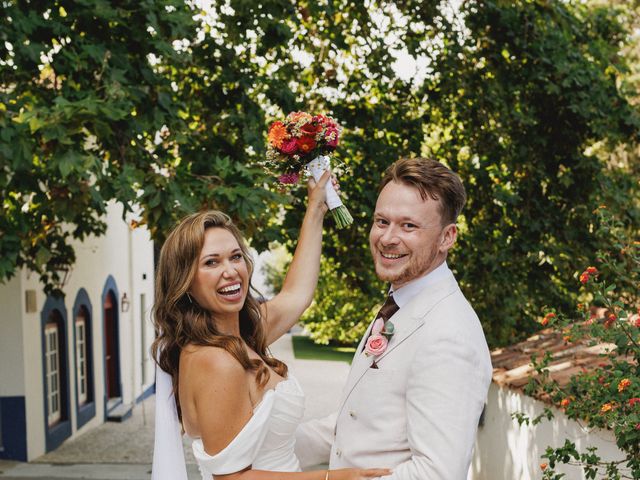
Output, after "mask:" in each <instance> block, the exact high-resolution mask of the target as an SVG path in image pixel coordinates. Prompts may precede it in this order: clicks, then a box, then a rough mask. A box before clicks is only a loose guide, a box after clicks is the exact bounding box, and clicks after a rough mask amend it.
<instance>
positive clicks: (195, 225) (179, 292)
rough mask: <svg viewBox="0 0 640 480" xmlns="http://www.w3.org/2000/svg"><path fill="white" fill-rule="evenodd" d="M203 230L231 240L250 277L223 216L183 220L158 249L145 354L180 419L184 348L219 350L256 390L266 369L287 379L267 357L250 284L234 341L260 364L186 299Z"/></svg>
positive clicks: (279, 365) (198, 215)
mask: <svg viewBox="0 0 640 480" xmlns="http://www.w3.org/2000/svg"><path fill="white" fill-rule="evenodd" d="M209 228H224V229H225V230H227V231H229V232H230V233H231V234H232V235H233V236H234V237H235V239H236V240H237V241H238V245H239V246H240V250H241V251H242V256H243V257H244V261H245V262H246V264H247V270H248V272H249V279H251V275H252V274H253V260H252V258H251V255H250V253H249V249H248V248H247V245H246V243H245V241H244V238H243V237H242V234H241V233H240V231H239V230H238V228H237V227H236V226H235V225H234V224H233V222H232V221H231V219H230V218H229V216H227V215H226V214H224V213H222V212H219V211H216V210H211V211H207V212H201V213H194V214H192V215H189V216H187V217H185V218H184V219H183V220H182V221H181V222H180V223H179V224H178V225H177V226H176V227H175V228H174V229H173V231H172V232H171V233H170V234H169V236H168V237H167V240H166V241H165V243H164V245H163V246H162V250H161V251H160V261H159V262H158V267H157V270H156V283H155V305H154V307H153V321H154V325H155V328H156V332H157V336H156V339H155V340H154V342H153V345H152V347H151V349H152V353H153V358H154V359H155V361H156V363H157V364H158V365H159V366H160V368H162V369H163V370H164V371H165V372H167V373H168V374H170V375H171V378H172V381H173V393H174V395H175V400H176V406H177V409H178V418H180V419H182V411H181V408H180V397H179V393H178V382H179V377H178V373H179V367H180V352H181V350H182V349H183V348H184V347H186V346H187V345H200V346H211V347H218V348H224V349H225V350H226V351H227V352H229V353H230V354H231V355H233V357H234V358H235V359H236V360H238V362H240V364H241V365H242V366H243V367H244V369H245V370H250V371H254V372H255V376H256V383H257V384H258V385H259V386H260V387H262V386H264V385H265V384H266V382H267V381H268V379H269V371H268V369H267V367H266V365H268V366H269V367H271V368H273V370H274V371H275V372H276V373H277V374H278V375H280V376H283V377H284V376H286V375H287V366H286V365H285V364H284V363H283V362H281V361H280V360H277V359H275V358H273V357H271V356H270V355H269V354H268V352H267V344H266V337H265V332H264V325H263V321H262V315H261V311H260V305H259V303H258V301H257V300H256V298H255V297H254V296H253V295H252V294H251V290H252V289H253V287H251V281H249V285H250V288H249V290H248V292H247V298H246V299H245V302H244V305H243V306H242V309H241V310H240V313H239V317H240V318H239V320H240V336H241V337H242V340H244V342H245V343H246V344H247V345H248V346H249V347H250V348H251V349H252V350H254V351H255V352H256V353H257V354H258V355H259V356H260V358H261V359H262V361H260V360H258V359H250V358H249V356H248V355H247V352H246V350H245V348H244V346H243V343H242V340H241V339H240V338H238V337H236V336H233V335H225V334H222V333H220V331H219V330H218V329H217V328H216V322H215V317H216V312H212V311H208V310H205V309H204V308H202V307H201V306H200V305H198V303H197V302H196V301H195V300H194V299H193V298H192V297H191V298H190V297H189V295H188V294H187V292H188V291H189V289H190V287H191V284H192V283H193V280H194V278H195V275H196V272H197V270H198V259H199V257H200V253H201V251H202V246H203V245H204V234H205V231H206V230H207V229H209ZM263 362H264V363H263ZM265 364H266V365H265Z"/></svg>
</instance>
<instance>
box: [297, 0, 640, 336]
mask: <svg viewBox="0 0 640 480" xmlns="http://www.w3.org/2000/svg"><path fill="white" fill-rule="evenodd" d="M334 5H335V4H334ZM370 7H372V8H366V7H360V5H354V4H352V3H348V2H344V3H341V4H340V8H336V10H335V11H332V10H330V9H329V10H323V9H321V8H318V9H317V10H313V9H312V7H311V6H310V7H309V12H310V14H309V17H310V19H309V23H310V25H309V26H308V27H307V29H308V31H309V32H310V35H308V36H307V37H305V40H306V41H307V42H309V44H311V45H322V46H323V48H325V47H326V49H327V50H329V51H332V50H333V51H337V52H340V53H339V54H338V55H336V56H340V55H343V56H344V57H346V58H348V59H351V61H350V62H349V61H348V62H346V63H347V65H348V66H345V65H344V64H343V65H337V64H336V65H333V64H330V59H329V60H327V61H325V62H324V63H322V62H316V63H315V64H314V67H313V68H314V69H315V71H314V75H313V77H312V78H313V79H314V81H315V82H317V83H322V82H326V84H327V86H328V87H329V88H334V90H335V92H337V93H336V95H335V98H334V97H331V96H328V95H326V94H323V95H322V96H316V97H313V98H314V102H315V103H317V104H322V105H327V106H326V107H325V108H326V109H329V110H332V111H333V113H334V115H335V116H336V117H337V118H339V119H341V120H342V121H343V122H344V123H345V126H346V129H347V131H348V132H349V133H348V136H347V137H346V141H345V144H344V146H343V150H342V155H343V158H344V161H345V163H346V165H347V167H348V168H349V169H350V170H351V175H350V176H348V177H346V179H345V180H344V181H343V190H344V191H346V192H348V195H349V203H350V205H351V204H353V203H355V204H356V205H358V206H360V208H358V207H355V208H353V207H351V209H352V211H358V210H359V211H361V212H363V215H362V216H361V219H362V221H361V222H360V223H359V225H358V226H357V227H355V228H354V229H353V230H352V231H351V232H350V233H347V234H345V235H341V237H340V238H339V239H337V238H334V243H333V245H334V246H333V249H334V251H335V254H336V255H337V256H338V257H339V258H340V262H341V264H342V267H343V268H344V269H345V271H346V272H349V273H347V275H350V274H352V275H353V276H354V282H353V283H352V284H351V287H352V288H353V287H355V288H358V289H360V291H361V292H362V294H363V295H365V296H370V295H374V294H376V293H377V292H375V291H373V290H375V288H371V287H372V286H374V287H375V283H371V282H370V279H371V274H370V273H368V272H370V268H371V267H370V266H368V265H366V264H367V263H370V262H369V260H368V258H369V256H368V253H367V249H368V247H367V242H366V240H365V239H366V232H367V230H368V226H369V225H368V222H367V221H366V220H367V219H369V218H370V216H371V215H370V214H371V208H372V207H373V205H374V201H375V195H376V189H375V185H376V183H377V181H378V179H379V178H380V174H381V172H382V170H383V169H384V168H385V167H386V166H387V165H388V164H389V163H391V161H393V160H395V159H396V158H398V157H399V156H402V155H415V154H420V153H427V154H429V155H432V156H434V157H436V158H437V159H439V160H441V161H443V162H445V163H447V164H448V165H450V166H451V167H452V168H453V169H454V170H456V171H457V172H459V173H460V174H461V176H462V177H463V179H464V181H465V183H466V186H467V189H468V193H469V202H468V204H467V207H466V209H465V212H464V219H463V220H462V229H461V235H460V241H459V245H458V247H457V248H456V250H455V251H454V252H453V255H452V257H453V258H452V261H451V263H452V266H453V268H454V270H455V271H456V273H457V275H458V278H459V279H460V281H461V284H462V287H463V289H464V291H465V293H466V294H467V296H468V297H469V299H470V301H471V303H472V304H473V305H474V307H475V308H476V310H477V311H478V313H479V315H480V318H481V320H482V322H483V326H484V328H485V332H487V334H488V338H489V341H490V343H492V344H497V343H504V342H508V341H512V340H514V339H516V338H517V337H518V336H519V335H522V334H526V333H527V332H531V331H532V330H534V329H535V328H536V326H535V324H534V323H533V322H532V321H531V319H532V318H535V317H536V316H537V315H539V314H540V313H539V312H540V311H541V309H542V307H543V306H544V305H548V304H554V305H557V306H558V308H560V309H565V310H566V309H569V308H570V305H571V300H572V298H573V297H574V294H573V293H572V291H571V289H569V288H568V286H567V281H566V279H565V278H564V277H563V276H562V275H559V272H566V271H576V270H578V269H579V268H580V265H582V264H583V263H584V261H585V258H589V257H590V256H592V255H593V254H594V253H595V251H596V250H597V249H598V247H599V246H602V242H600V241H599V239H598V238H596V237H595V236H593V235H591V234H590V232H591V231H592V230H593V221H592V211H593V210H594V209H595V208H596V207H597V206H598V205H599V204H600V203H601V202H602V201H603V200H604V199H607V200H609V201H610V203H611V204H613V205H614V208H618V209H624V210H625V211H626V215H627V216H628V217H630V218H632V219H633V222H634V225H636V226H637V225H639V220H640V217H639V216H638V209H637V202H636V201H635V200H634V198H635V196H636V195H637V185H633V184H632V183H633V181H631V182H630V181H629V180H630V178H629V176H628V175H627V174H626V173H625V172H624V171H620V169H616V168H615V166H612V165H607V164H606V162H605V161H603V160H602V158H601V157H599V156H598V155H596V153H595V152H594V151H591V150H590V149H591V148H592V147H593V146H594V145H601V146H602V145H604V147H603V148H605V150H606V151H610V149H611V148H612V147H613V146H614V145H616V144H619V143H621V142H628V143H633V144H637V140H638V131H639V125H640V123H639V122H638V115H637V111H636V110H634V109H633V108H632V107H631V106H630V104H629V102H628V101H627V99H626V97H625V96H624V94H623V93H622V92H621V90H620V87H619V80H620V78H621V77H622V76H623V75H624V74H625V72H626V70H625V65H624V61H623V59H622V58H621V57H620V55H619V52H620V46H621V45H622V43H623V42H624V41H625V39H626V33H625V30H624V29H623V28H622V27H621V23H620V22H619V18H618V17H619V12H617V11H616V10H613V9H611V8H604V7H603V8H594V9H588V8H586V7H583V6H580V5H573V4H567V3H565V2H524V1H521V2H490V1H483V2H463V3H462V5H461V6H460V9H459V10H453V9H451V8H449V7H448V6H447V4H440V3H433V4H429V5H425V4H424V2H411V1H409V2H384V3H382V4H377V3H372V4H371V5H370ZM375 8H378V9H379V10H377V11H376V10H375ZM330 18H333V19H334V20H335V22H337V21H340V22H341V28H340V32H336V31H335V30H333V29H331V28H329V27H327V25H329V24H330V23H331V22H330V20H329V19H330ZM335 22H334V23H335ZM318 25H325V28H324V29H322V28H320V27H319V26H318ZM310 37H311V38H310ZM316 37H317V38H316ZM345 44H346V45H348V49H345V48H344V45H345ZM306 48H307V49H308V50H309V51H312V50H311V48H310V47H308V46H307V47H306ZM341 50H342V52H341ZM394 50H395V51H402V50H406V51H408V52H409V53H410V54H411V55H412V56H414V57H415V58H418V59H422V60H423V63H424V65H426V66H425V69H426V71H427V74H426V75H423V76H422V78H420V75H419V74H420V72H419V71H416V74H417V75H414V76H410V77H409V79H408V80H403V79H402V78H400V76H399V75H398V73H397V72H396V71H395V70H393V69H392V68H391V65H392V63H393V61H394V58H393V55H392V53H391V52H392V51H394ZM343 52H344V53H343ZM327 62H329V64H327ZM349 65H351V67H349ZM348 68H351V70H349V71H345V70H347V69H348ZM334 70H335V71H337V72H338V74H337V75H336V78H340V77H341V76H344V77H345V78H346V80H345V82H344V83H342V84H339V85H337V86H336V85H335V81H333V83H332V81H331V80H329V79H326V73H327V72H333V71H334ZM310 87H311V85H310ZM321 91H322V92H323V93H326V91H327V90H321ZM340 93H343V95H340ZM314 102H310V103H311V104H313V103H314ZM293 216H297V214H296V215H292V217H293ZM293 223H297V220H296V222H293ZM605 241H606V240H605ZM362 280H366V282H362ZM346 293H349V294H350V289H347V290H346V291H345V294H346ZM333 294H336V293H335V292H334V293H333ZM345 300H346V299H345Z"/></svg>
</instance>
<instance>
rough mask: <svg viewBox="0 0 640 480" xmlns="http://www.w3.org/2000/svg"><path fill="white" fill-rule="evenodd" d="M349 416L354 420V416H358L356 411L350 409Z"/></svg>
mask: <svg viewBox="0 0 640 480" xmlns="http://www.w3.org/2000/svg"><path fill="white" fill-rule="evenodd" d="M349 416H350V417H351V418H353V419H354V420H355V419H356V418H358V416H357V415H356V412H354V411H353V410H351V411H350V412H349Z"/></svg>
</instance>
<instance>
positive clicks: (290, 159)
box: [266, 112, 353, 228]
mask: <svg viewBox="0 0 640 480" xmlns="http://www.w3.org/2000/svg"><path fill="white" fill-rule="evenodd" d="M341 132H342V128H341V127H340V126H339V125H338V124H337V123H336V121H335V120H334V119H332V118H331V117H327V116H325V115H310V114H308V113H305V112H292V113H290V114H289V115H287V118H285V120H284V121H283V122H280V121H277V122H273V123H272V124H271V126H270V127H269V134H268V137H267V139H268V144H267V161H266V166H267V169H268V170H269V171H271V172H272V173H276V174H278V180H279V181H280V183H283V184H294V183H297V182H298V180H299V178H300V172H301V171H302V170H303V169H306V170H307V172H308V173H309V174H311V175H313V178H315V179H316V181H317V180H318V179H319V178H320V177H321V176H322V174H323V173H324V171H325V170H326V169H327V168H329V164H330V160H329V156H330V155H331V153H332V152H333V151H334V150H335V149H336V147H337V146H338V140H339V138H340V133H341ZM326 189H327V205H328V206H329V210H330V211H331V213H332V215H333V218H334V220H335V222H336V226H337V227H338V228H344V227H346V226H348V225H351V224H352V223H353V218H352V217H351V214H350V213H349V210H347V207H345V206H344V205H343V204H342V201H341V200H340V197H338V194H337V193H336V192H335V190H334V188H333V185H332V184H331V182H327V185H326Z"/></svg>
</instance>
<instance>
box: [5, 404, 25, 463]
mask: <svg viewBox="0 0 640 480" xmlns="http://www.w3.org/2000/svg"><path fill="white" fill-rule="evenodd" d="M0 418H1V419H2V420H1V421H0V423H1V424H2V431H0V435H2V445H3V448H1V449H0V458H3V459H6V460H18V461H20V462H26V461H27V414H26V409H25V399H24V397H0Z"/></svg>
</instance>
